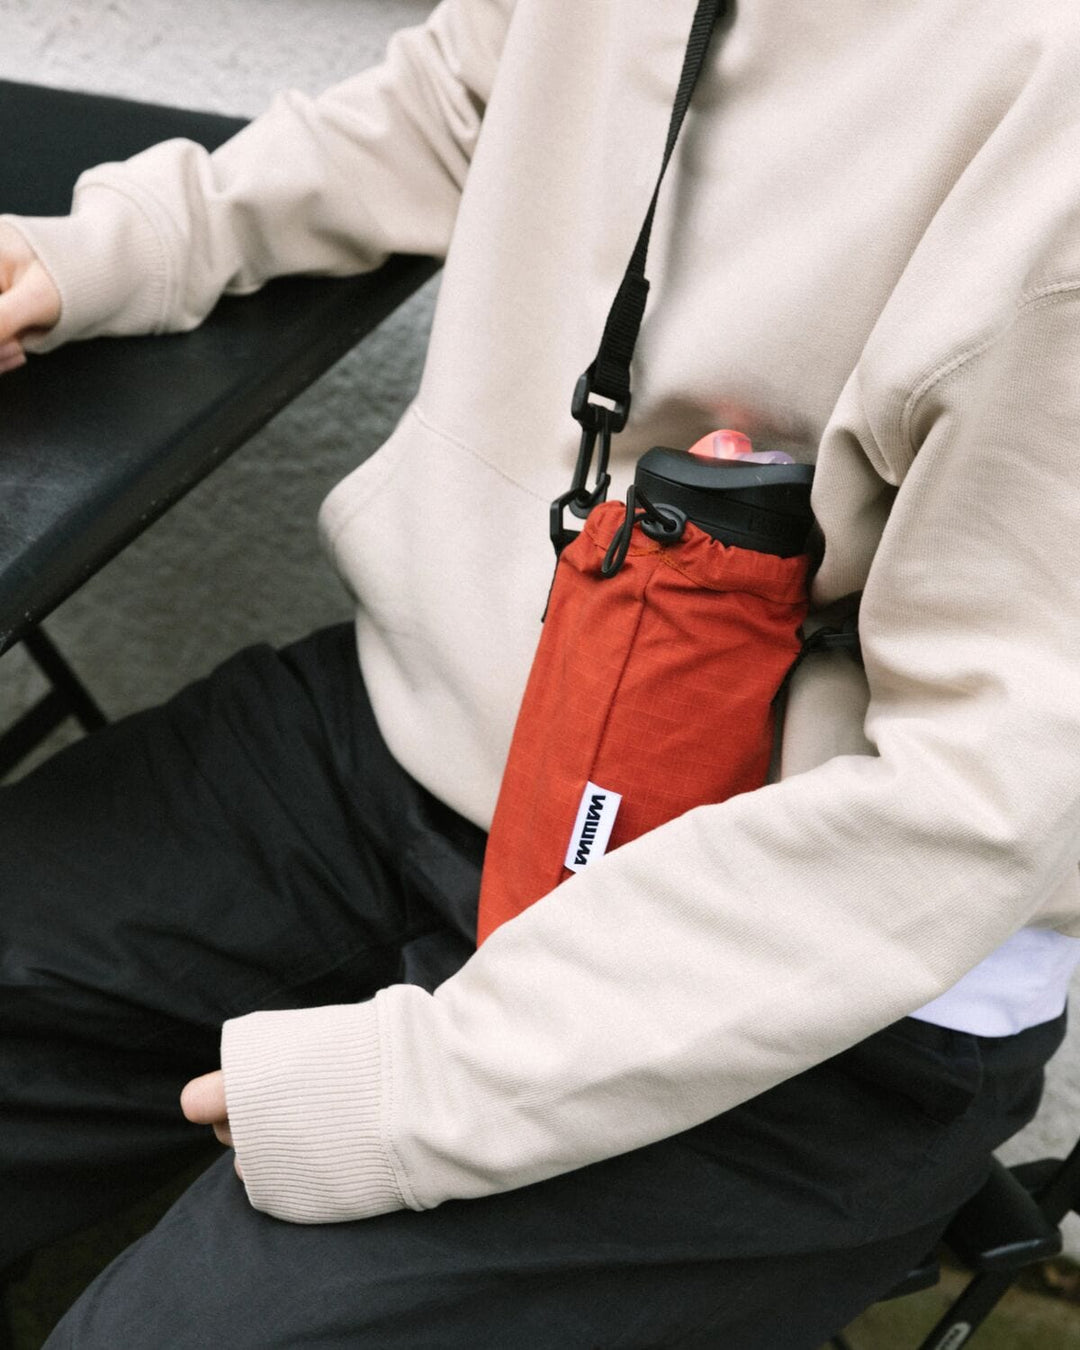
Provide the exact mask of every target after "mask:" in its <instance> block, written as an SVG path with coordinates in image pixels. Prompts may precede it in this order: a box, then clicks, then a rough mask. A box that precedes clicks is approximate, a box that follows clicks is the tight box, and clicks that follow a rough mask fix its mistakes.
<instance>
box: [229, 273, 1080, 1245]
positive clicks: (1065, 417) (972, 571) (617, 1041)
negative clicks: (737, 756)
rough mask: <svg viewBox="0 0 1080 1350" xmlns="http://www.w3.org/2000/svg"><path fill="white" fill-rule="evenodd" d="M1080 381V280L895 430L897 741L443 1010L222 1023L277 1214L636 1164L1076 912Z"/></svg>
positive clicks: (870, 593)
mask: <svg viewBox="0 0 1080 1350" xmlns="http://www.w3.org/2000/svg"><path fill="white" fill-rule="evenodd" d="M1078 369H1080V286H1078V285H1077V284H1076V283H1066V284H1064V285H1061V286H1048V287H1045V288H1043V289H1042V290H1041V291H1040V292H1039V293H1037V294H1035V295H1032V296H1029V297H1027V299H1026V300H1025V301H1024V302H1023V303H1022V304H1021V305H1020V306H1019V307H1018V308H1017V310H1016V311H1015V312H1014V313H1012V314H1010V315H1009V317H1008V319H1007V320H1006V321H1003V322H1002V324H1001V325H1000V328H999V331H997V332H995V333H992V334H989V335H987V336H986V338H985V340H984V341H980V342H979V343H976V344H974V345H973V346H972V347H971V348H970V349H969V350H967V351H965V352H962V353H960V354H959V355H958V356H957V357H956V358H955V359H953V360H951V361H949V362H947V363H946V364H945V365H944V366H943V367H942V368H941V369H940V370H939V371H938V372H936V374H935V375H934V376H933V378H930V379H928V380H927V381H925V382H924V383H923V385H922V386H921V387H920V389H918V390H916V391H914V392H913V393H912V394H911V396H910V398H908V400H907V402H906V404H905V405H904V406H903V408H902V409H900V410H898V411H897V413H896V417H895V422H896V428H895V440H894V444H902V445H903V446H906V448H907V459H908V461H909V465H908V467H907V471H906V474H905V475H904V477H903V481H902V483H901V485H900V487H899V490H898V491H897V493H896V498H895V502H894V504H893V508H892V511H891V514H890V517H889V520H888V523H887V526H886V529H885V533H884V536H883V539H882V542H881V545H880V547H879V550H878V552H877V555H876V557H875V559H874V563H873V566H872V568H871V573H870V579H869V583H868V585H867V588H866V591H865V597H864V603H863V609H862V620H861V623H862V639H863V648H864V655H865V661H866V673H867V678H868V682H869V688H870V704H869V710H868V714H867V718H866V734H867V737H868V740H869V743H870V746H871V748H872V753H870V754H841V755H838V756H836V757H834V758H832V759H830V760H829V761H827V762H826V763H824V764H821V765H819V766H817V767H815V768H811V769H809V770H807V771H806V772H803V773H799V774H796V775H794V776H792V777H790V778H787V779H785V780H784V781H782V782H780V783H777V784H774V785H771V786H768V787H765V788H763V789H761V790H760V791H756V792H751V793H746V794H744V795H742V796H739V797H736V798H733V799H731V800H729V801H727V802H725V803H722V804H720V805H711V806H703V807H701V808H699V809H697V810H694V811H691V812H689V813H687V814H686V815H684V816H681V817H680V818H678V819H676V820H674V821H672V822H670V823H669V824H667V825H665V826H663V827H661V828H660V829H657V830H655V831H653V832H652V833H651V834H649V835H647V836H645V837H643V838H641V839H638V840H636V841H634V842H633V843H630V844H628V845H626V846H625V847H623V848H620V849H618V850H616V851H615V852H613V853H611V854H609V855H607V856H606V857H605V858H603V859H601V860H600V861H598V862H597V864H596V865H595V866H591V867H589V868H588V869H587V870H586V871H584V872H582V873H580V874H578V875H576V876H575V877H574V878H572V879H570V880H568V881H567V882H566V883H565V884H564V885H562V886H560V887H558V888H557V889H556V890H555V891H553V892H552V893H551V894H550V895H548V896H546V897H545V898H544V899H542V900H541V901H539V902H538V903H537V904H536V905H534V906H533V907H532V908H531V909H529V910H526V911H525V913H523V914H522V915H521V916H520V917H519V918H517V919H514V920H513V921H511V922H510V923H507V924H506V925H504V926H503V927H502V928H500V929H498V930H497V931H496V933H495V934H494V935H493V936H492V937H491V938H490V939H489V940H488V941H487V942H486V943H485V944H484V946H483V947H482V948H481V949H480V950H479V952H477V954H476V955H475V956H474V957H473V958H472V959H471V960H470V961H469V962H468V963H467V964H466V965H465V966H464V967H463V969H462V970H461V971H460V972H459V973H458V974H457V975H456V976H454V977H453V978H452V979H450V980H448V981H447V982H446V983H445V984H444V985H442V986H441V987H440V988H439V989H438V990H437V991H436V992H435V993H434V994H428V993H426V992H424V991H421V990H419V989H416V988H411V987H405V986H394V987H392V988H389V989H387V990H384V991H383V992H381V993H380V994H378V995H377V996H376V998H375V999H374V1000H373V1001H372V1002H371V1003H367V1004H363V1005H357V1006H353V1007H337V1008H332V1009H316V1010H313V1011H310V1012H304V1011H301V1012H285V1013H280V1012H275V1013H266V1014H260V1013H256V1014H253V1015H251V1016H249V1017H246V1018H242V1019H239V1020H237V1021H234V1022H230V1023H227V1024H226V1028H225V1039H224V1054H223V1062H224V1066H225V1074H226V1082H227V1085H228V1092H229V1099H230V1110H231V1116H232V1120H233V1126H234V1133H235V1137H236V1139H237V1142H238V1149H239V1154H240V1157H241V1160H242V1162H243V1166H244V1172H245V1179H246V1183H247V1186H248V1190H249V1194H250V1196H251V1198H252V1201H253V1203H254V1204H256V1205H257V1206H258V1207H259V1208H262V1209H266V1210H268V1211H269V1212H270V1213H273V1214H277V1215H279V1216H280V1217H282V1218H287V1219H294V1220H300V1221H306V1220H328V1219H343V1218H357V1217H364V1216H365V1215H368V1214H372V1213H377V1212H379V1211H380V1210H381V1209H387V1208H394V1207H396V1206H400V1205H410V1206H413V1207H416V1208H426V1207H429V1206H433V1205H437V1204H439V1203H441V1202H442V1201H444V1200H447V1199H450V1198H465V1197H476V1196H482V1195H485V1194H488V1193H491V1192H495V1191H500V1190H504V1189H508V1188H512V1187H516V1186H521V1185H525V1184H527V1183H530V1182H535V1181H538V1180H541V1179H543V1178H546V1177H549V1176H552V1175H555V1174H557V1173H560V1172H565V1171H568V1170H570V1169H572V1168H576V1167H579V1166H582V1165H584V1164H587V1163H590V1162H593V1161H596V1160H599V1159H601V1158H604V1157H607V1156H611V1155H614V1154H617V1153H621V1152H624V1151H626V1150H629V1149H632V1148H636V1147H638V1146H641V1145H644V1144H646V1143H649V1142H650V1141H653V1140H655V1139H658V1138H661V1137H663V1136H666V1135H669V1134H672V1133H674V1132H676V1131H679V1130H682V1129H685V1128H687V1127H690V1126H692V1125H694V1124H695V1123H697V1122H700V1121H702V1120H704V1119H707V1118H708V1117H710V1116H713V1115H715V1114H717V1113H719V1112H722V1111H725V1110H727V1109H729V1108H731V1107H733V1106H735V1105H737V1104H738V1103H739V1102H741V1101H743V1100H745V1099H747V1098H749V1097H752V1096H755V1095H756V1094H758V1093H760V1092H763V1091H765V1090H766V1089H768V1088H769V1087H771V1086H773V1085H774V1084H776V1083H778V1082H780V1081H782V1080H784V1079H786V1078H788V1077H791V1076H792V1075H795V1074H797V1073H799V1072H801V1071H803V1070H805V1069H806V1068H808V1067H810V1066H811V1065H813V1064H814V1063H816V1062H819V1061H821V1060H823V1059H825V1058H827V1057H829V1056H831V1055H833V1054H835V1053H837V1052H839V1051H841V1050H842V1049H844V1048H845V1047H847V1046H849V1045H851V1044H853V1043H854V1042H856V1041H858V1040H859V1039H861V1038H863V1037H865V1036H867V1035H869V1034H871V1033H873V1032H874V1031H875V1030H877V1029H879V1028H881V1027H882V1026H885V1025H887V1024H888V1023H890V1022H892V1021H894V1020H896V1019H897V1018H900V1017H902V1016H904V1015H906V1014H908V1013H910V1012H911V1011H913V1010H915V1009H917V1008H920V1007H921V1006H923V1005H924V1004H926V1003H927V1002H928V1001H930V1000H932V999H933V998H935V997H936V996H938V995H940V994H941V993H943V992H944V991H945V990H946V989H947V988H949V987H950V986H951V985H952V984H953V983H954V982H955V981H956V980H957V979H958V978H959V977H960V976H961V975H963V974H964V973H965V972H966V971H967V970H968V969H969V968H971V967H972V966H973V965H975V964H976V963H977V962H978V961H979V960H981V959H982V958H983V957H984V956H986V955H987V954H988V953H989V952H990V951H992V950H993V949H994V948H995V947H996V946H997V945H999V944H1000V943H1001V942H1002V941H1003V940H1004V939H1005V938H1006V937H1008V936H1009V935H1010V934H1011V933H1013V932H1014V931H1016V930H1017V929H1019V928H1020V927H1022V926H1024V925H1025V924H1026V923H1028V922H1030V921H1031V920H1032V919H1033V918H1037V920H1038V922H1040V923H1053V922H1055V920H1057V921H1061V920H1062V919H1063V918H1064V917H1066V916H1063V915H1058V914H1056V913H1055V912H1054V910H1053V907H1052V904H1051V897H1052V896H1053V894H1054V892H1055V891H1056V890H1057V888H1058V887H1059V886H1060V885H1061V883H1062V882H1063V881H1064V880H1066V879H1067V877H1068V875H1069V873H1070V872H1071V873H1072V874H1073V876H1074V877H1075V872H1076V866H1077V856H1078V852H1080V847H1078V846H1080V768H1078V766H1080V640H1078V637H1077V634H1078V632H1080V492H1078V491H1077V478H1076V467H1075V465H1076V446H1077V445H1078V444H1080V392H1078V385H1077V380H1076V371H1077V370H1078ZM900 401H901V402H902V400H900ZM890 415H891V414H890ZM1072 921H1073V922H1075V915H1073V916H1072Z"/></svg>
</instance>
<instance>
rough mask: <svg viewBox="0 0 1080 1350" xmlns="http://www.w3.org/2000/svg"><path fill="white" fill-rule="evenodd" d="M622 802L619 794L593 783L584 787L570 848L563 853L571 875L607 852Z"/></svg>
mask: <svg viewBox="0 0 1080 1350" xmlns="http://www.w3.org/2000/svg"><path fill="white" fill-rule="evenodd" d="M621 801H622V797H621V795H620V794H619V793H618V792H611V791H609V790H608V789H607V788H602V787H597V785H596V784H595V783H586V784H585V791H584V792H583V793H582V794H581V805H580V806H579V807H578V813H577V820H575V821H574V832H573V834H572V835H571V836H570V847H569V848H568V849H567V850H566V866H567V867H569V869H570V871H571V872H580V871H581V870H582V868H585V867H588V865H589V863H591V862H595V861H596V859H597V858H602V857H603V856H604V854H605V853H606V852H607V846H608V840H609V839H610V838H611V830H612V827H613V826H614V824H615V817H616V816H617V815H618V813H619V804H620V802H621Z"/></svg>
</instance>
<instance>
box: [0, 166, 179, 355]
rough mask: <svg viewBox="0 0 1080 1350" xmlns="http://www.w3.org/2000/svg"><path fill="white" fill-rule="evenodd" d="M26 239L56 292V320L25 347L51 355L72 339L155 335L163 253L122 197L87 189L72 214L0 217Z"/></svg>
mask: <svg viewBox="0 0 1080 1350" xmlns="http://www.w3.org/2000/svg"><path fill="white" fill-rule="evenodd" d="M3 219H4V220H6V221H8V222H9V223H10V224H11V225H13V226H14V227H15V228H16V229H17V230H19V231H20V233H21V234H22V235H23V236H24V237H25V238H26V240H27V242H28V243H29V244H30V246H31V248H33V249H34V251H35V252H36V253H37V255H38V258H39V259H40V260H41V262H42V263H43V264H44V266H45V268H46V270H47V271H48V273H49V275H50V276H51V277H52V279H53V282H54V283H55V285H56V288H57V290H58V291H59V292H60V319H59V322H58V323H57V324H56V325H55V326H54V327H52V328H51V329H49V331H48V332H47V333H43V334H41V335H40V336H38V337H33V338H30V339H29V340H28V341H27V342H26V344H25V345H26V347H27V349H28V350H30V351H34V352H47V351H52V350H53V348H54V347H59V346H60V345H61V344H62V343H65V342H71V341H73V340H74V339H76V338H86V337H97V336H102V335H113V336H116V335H119V334H134V333H152V332H156V331H158V330H159V329H160V328H161V326H162V322H163V316H164V312H165V297H166V291H167V287H168V277H167V263H166V258H165V249H164V247H163V245H162V242H161V240H160V239H159V238H158V235H157V232H156V230H155V229H154V227H153V225H152V223H151V221H150V219H149V217H148V216H147V215H146V214H145V212H144V211H143V210H142V209H141V208H140V207H139V205H138V204H137V203H136V202H135V201H134V200H133V199H132V198H131V197H129V196H127V195H126V194H124V193H122V192H119V191H117V190H115V189H113V188H111V187H107V186H104V185H99V184H88V185H87V186H86V187H84V188H81V189H79V190H78V192H77V194H76V198H75V205H74V209H73V211H72V214H71V215H70V216H4V217H3Z"/></svg>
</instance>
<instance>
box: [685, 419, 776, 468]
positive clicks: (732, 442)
mask: <svg viewBox="0 0 1080 1350" xmlns="http://www.w3.org/2000/svg"><path fill="white" fill-rule="evenodd" d="M690 453H691V454H692V455H697V456H698V458H699V459H741V460H745V461H747V462H748V463H751V464H794V463H795V461H794V460H793V459H792V458H791V456H790V455H785V454H784V452H783V451H782V450H755V449H754V445H753V442H752V441H751V440H750V437H749V436H747V435H745V433H743V432H741V431H732V430H731V429H730V428H729V427H724V428H723V429H722V430H720V431H710V432H709V434H708V435H707V436H702V438H701V440H699V441H695V442H694V444H693V445H692V446H691V447H690Z"/></svg>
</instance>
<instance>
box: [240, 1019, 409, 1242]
mask: <svg viewBox="0 0 1080 1350" xmlns="http://www.w3.org/2000/svg"><path fill="white" fill-rule="evenodd" d="M221 1063H222V1068H223V1069H224V1071H225V1091H226V1098H227V1101H228V1108H229V1123H230V1125H231V1127H232V1133H233V1139H234V1141H235V1145H236V1151H237V1155H238V1157H239V1159H240V1165H241V1167H242V1168H243V1172H244V1185H245V1186H246V1187H247V1193H248V1198H249V1200H250V1201H251V1203H252V1205H253V1206H254V1207H255V1208H256V1209H259V1210H263V1211H265V1212H266V1213H267V1214H272V1215H274V1216H275V1217H277V1218H279V1219H287V1220H289V1222H291V1223H337V1222H342V1221H344V1220H348V1219H363V1218H369V1217H371V1216H372V1215H374V1214H384V1213H386V1212H387V1211H389V1210H394V1209H403V1208H405V1207H406V1205H407V1200H406V1197H405V1195H404V1194H403V1192H402V1188H401V1186H400V1184H399V1182H398V1177H397V1174H396V1172H395V1169H394V1167H393V1165H392V1163H391V1161H390V1157H389V1155H388V1151H387V1148H386V1143H385V1134H384V1129H383V1123H382V1121H383V1112H384V1100H385V1098H386V1094H387V1093H388V1091H389V1085H388V1084H387V1083H385V1082H384V1076H383V1055H382V1052H381V1048H380V1036H379V1022H378V1013H377V1011H376V1007H375V1004H374V1002H369V1003H357V1004H339V1005H333V1006H330V1007H324V1008H304V1009H301V1010H299V1011H294V1010H289V1011H285V1012H277V1011H275V1012H259V1013H250V1014H249V1015H248V1016H246V1017H239V1018H236V1019H234V1020H233V1021H230V1022H226V1023H225V1026H224V1029H223V1031H222V1041H221Z"/></svg>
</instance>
